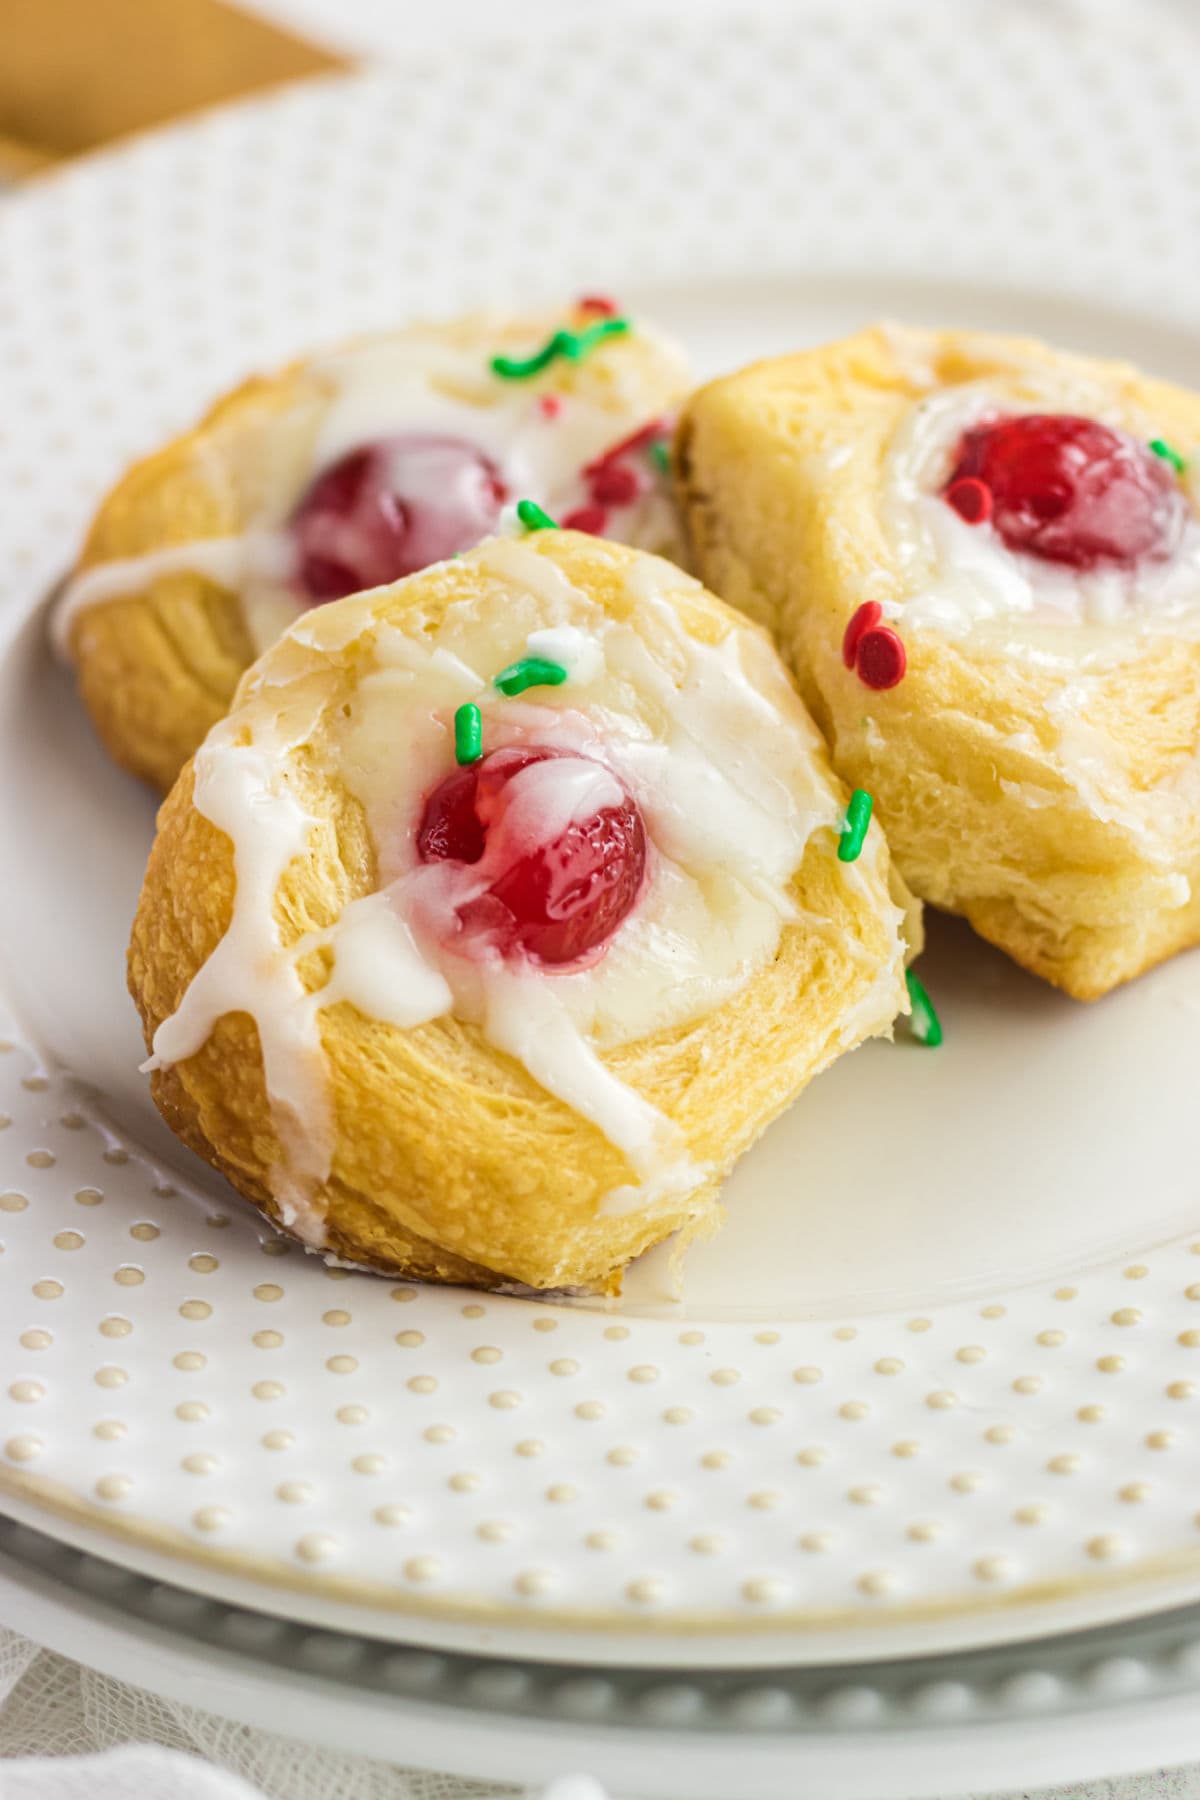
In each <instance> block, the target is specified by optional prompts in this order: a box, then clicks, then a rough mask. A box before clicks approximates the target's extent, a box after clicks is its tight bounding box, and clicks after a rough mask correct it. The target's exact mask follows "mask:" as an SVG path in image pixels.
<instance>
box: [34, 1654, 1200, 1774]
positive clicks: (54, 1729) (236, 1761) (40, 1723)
mask: <svg viewBox="0 0 1200 1800" xmlns="http://www.w3.org/2000/svg"><path fill="white" fill-rule="evenodd" d="M519 1793H520V1790H518V1789H516V1788H512V1787H506V1786H501V1785H498V1784H494V1783H491V1782H475V1781H463V1780H461V1779H460V1778H459V1777H457V1776H454V1775H437V1774H427V1773H424V1772H423V1771H421V1770H418V1769H398V1768H393V1767H391V1766H389V1765H388V1764H386V1763H379V1762H371V1761H368V1759H367V1758H365V1757H359V1756H339V1755H337V1754H336V1753H335V1752H333V1751H330V1750H318V1749H314V1748H313V1747H312V1746H311V1745H309V1744H298V1743H293V1742H291V1741H290V1740H289V1739H287V1738H281V1737H275V1736H273V1735H272V1734H271V1733H270V1732H266V1731H255V1730H253V1729H251V1727H249V1726H246V1725H235V1724H232V1723H231V1722H230V1721H229V1720H228V1719H218V1718H214V1717H213V1715H212V1714H211V1713H205V1712H200V1711H198V1710H197V1709H196V1708H195V1707H191V1706H183V1705H180V1704H178V1703H177V1702H175V1701H173V1700H160V1699H159V1698H157V1696H155V1695H153V1694H147V1693H143V1692H142V1691H141V1689H139V1688H134V1687H127V1686H126V1685H125V1683H123V1682H120V1681H114V1680H112V1679H111V1678H110V1677H109V1676H107V1675H100V1674H97V1673H96V1672H95V1671H94V1670H92V1669H85V1668H82V1667H80V1665H79V1664H77V1663H72V1662H68V1661H67V1659H66V1658H65V1657H62V1656H56V1655H54V1654H53V1653H52V1652H51V1651H49V1650H41V1649H39V1648H38V1646H37V1645H36V1644H31V1643H30V1642H29V1640H28V1639H27V1638H22V1637H18V1636H17V1634H16V1633H15V1632H13V1631H6V1630H4V1628H3V1627H0V1800H501V1797H502V1796H515V1795H518V1794H519ZM541 1800H608V1797H607V1796H606V1794H605V1791H604V1789H603V1788H602V1787H601V1786H600V1784H599V1783H598V1782H595V1781H593V1780H591V1779H590V1778H589V1777H588V1776H585V1775H573V1776H566V1777H564V1779H562V1780H561V1781H556V1782H552V1783H551V1785H550V1787H549V1788H547V1789H546V1790H545V1792H544V1794H543V1795H542V1797H541ZM1187 1800H1191V1796H1188V1797H1187ZM1198 1800H1200V1796H1198Z"/></svg>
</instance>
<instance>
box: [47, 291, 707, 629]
mask: <svg viewBox="0 0 1200 1800" xmlns="http://www.w3.org/2000/svg"><path fill="white" fill-rule="evenodd" d="M505 324H506V321H503V320H501V319H499V318H498V319H496V320H495V321H494V330H495V334H496V338H497V341H499V337H500V333H501V332H502V330H503V329H504V326H505ZM631 335H632V334H631ZM636 335H637V336H638V337H640V338H641V339H643V340H649V341H651V342H652V343H654V344H655V346H656V348H657V350H658V352H659V354H660V355H661V356H662V357H663V358H664V359H666V360H667V361H668V362H670V361H674V362H676V363H677V364H678V370H679V386H680V390H681V391H682V388H683V386H684V384H685V378H686V367H685V365H684V362H683V359H682V356H681V355H680V354H679V352H678V351H677V350H676V349H675V347H674V346H673V345H672V344H670V343H669V342H668V341H667V340H666V339H664V338H661V337H660V336H659V335H658V334H657V333H655V332H654V331H653V330H652V329H651V328H649V327H646V326H642V325H639V326H638V327H637V332H636ZM487 337H488V333H487V329H486V328H485V324H484V322H482V321H481V322H480V327H479V337H478V339H477V341H476V342H475V343H474V344H473V345H472V346H470V347H468V346H466V345H464V344H462V343H454V342H451V341H450V340H449V339H448V338H447V337H445V336H443V335H439V333H438V332H437V331H436V330H432V329H426V328H420V327H418V328H414V329H413V330H411V331H407V332H397V333H395V334H393V335H391V336H388V337H381V338H376V339H370V340H365V341H363V342H362V343H359V344H355V345H352V346H350V347H349V348H347V349H345V350H341V351H337V352H333V353H331V354H327V355H325V356H321V357H316V358H314V359H312V361H311V362H310V364H309V365H308V368H307V370H306V372H305V385H304V389H303V392H302V393H301V394H300V395H299V396H298V398H297V402H296V405H295V408H294V415H295V424H293V422H292V420H293V415H292V413H289V412H283V413H281V414H280V415H279V417H278V419H277V420H276V421H275V424H274V427H273V430H274V433H275V434H276V435H275V437H274V439H272V437H271V436H270V434H268V435H267V436H266V437H265V438H264V440H263V446H262V449H261V452H260V455H262V456H267V457H268V458H269V457H271V456H272V455H273V456H274V459H275V461H276V462H277V464H278V467H277V469H275V470H274V471H273V477H274V478H273V479H271V480H270V481H268V482H266V483H261V485H262V488H263V493H264V495H269V501H266V500H265V501H264V507H263V509H262V510H260V512H259V513H258V514H256V515H255V516H254V517H252V518H251V519H249V520H248V522H247V525H246V529H245V531H244V532H243V533H242V534H240V535H237V536H233V537H226V538H213V539H199V540H196V541H194V542H193V543H191V544H173V545H170V546H168V547H166V548H165V549H163V550H155V551H150V552H148V553H147V554H146V555H145V556H135V557H127V558H122V559H120V560H119V561H112V562H109V563H101V564H94V565H92V567H90V568H88V569H86V570H83V571H82V572H81V573H80V574H79V575H77V576H76V577H74V579H72V580H71V581H69V582H68V583H67V585H66V587H65V588H64V590H63V593H62V596H61V597H60V600H59V602H58V604H57V606H56V609H55V616H54V619H53V622H52V626H51V631H52V636H53V639H54V643H55V646H56V648H57V649H58V650H59V652H60V653H61V654H64V655H65V654H66V653H67V650H68V644H69V637H70V631H71V627H72V625H73V623H74V621H75V619H76V618H77V617H78V615H79V614H80V613H81V612H82V611H84V610H85V609H86V608H88V607H91V606H95V605H97V604H99V603H100V602H102V601H104V600H109V599H113V598H115V597H117V596H119V595H127V594H136V593H139V592H142V591H144V590H145V589H146V588H147V587H148V586H150V585H151V584H152V583H153V582H154V581H156V580H157V579H159V578H160V577H161V576H163V575H168V574H178V573H180V572H181V571H192V572H194V573H196V574H199V575H204V576H207V577H208V578H209V579H210V580H212V581H215V582H217V583H218V584H219V585H220V586H222V587H226V588H229V589H231V590H233V591H234V592H236V593H238V594H239V596H240V597H241V599H242V603H243V608H244V612H245V617H246V623H247V627H248V629H249V631H250V635H251V639H252V642H253V644H254V647H255V651H256V653H261V652H262V651H263V650H265V649H266V648H267V647H268V646H269V645H270V644H272V643H274V642H275V640H276V639H277V638H278V637H279V636H280V634H281V632H283V631H284V630H285V629H286V628H287V627H288V626H289V625H290V624H291V623H292V621H293V620H294V619H295V618H296V617H297V616H298V615H299V614H300V613H301V612H302V611H303V610H304V608H305V604H306V603H305V602H304V600H303V599H302V597H301V596H300V595H299V594H298V593H296V592H295V591H294V589H293V588H292V586H291V580H292V576H293V572H294V558H293V555H292V550H291V545H290V541H289V539H288V536H287V534H286V532H285V530H284V527H285V525H286V522H287V519H288V518H289V516H290V515H291V513H292V511H293V509H294V507H295V506H296V504H297V503H298V502H299V500H300V499H301V497H302V495H303V494H304V493H305V491H306V490H307V488H308V487H309V485H310V484H311V482H312V481H313V480H314V479H315V478H316V476H317V475H319V474H320V473H321V471H322V470H324V469H326V468H328V467H329V466H330V465H331V464H332V463H334V462H336V461H337V460H338V458H339V457H341V456H343V455H344V454H345V453H346V452H347V451H349V450H353V449H356V448H358V447H359V446H361V445H364V444H370V443H375V442H378V441H379V440H381V439H384V438H387V437H390V436H394V435H397V434H402V433H407V432H423V433H430V434H444V435H446V436H448V437H456V438H463V439H466V440H468V441H469V442H471V443H474V444H476V445H477V446H478V447H479V449H480V450H481V451H482V452H483V453H484V454H485V455H486V456H488V457H490V459H491V460H492V461H493V462H494V463H495V464H496V466H497V467H498V468H499V469H500V470H501V471H502V473H503V476H504V479H505V481H506V484H507V486H508V488H509V491H510V493H511V494H513V495H514V496H520V497H526V496H527V497H529V498H531V499H534V500H536V501H537V502H538V503H539V504H540V505H542V506H544V507H546V508H547V509H548V510H549V512H550V513H551V515H552V516H553V517H555V518H558V517H559V516H560V515H561V514H563V513H566V512H569V511H570V510H571V509H572V508H574V507H576V506H579V505H581V504H583V503H584V501H585V500H586V499H587V494H586V491H585V488H584V485H583V483H582V481H581V472H582V469H583V467H584V465H585V464H586V463H589V462H591V461H592V460H593V459H594V458H595V457H597V456H599V455H600V454H601V453H602V452H603V451H605V450H606V449H608V448H609V447H610V446H611V445H612V444H613V443H615V442H617V441H619V440H620V439H621V438H622V437H623V436H625V435H626V434H627V433H628V432H629V430H630V429H631V428H632V427H635V426H638V425H640V424H641V423H642V422H643V421H644V419H645V417H646V413H647V410H648V403H647V399H646V396H645V393H644V391H643V377H642V375H641V371H640V369H639V368H638V367H637V365H636V363H635V361H634V359H632V358H625V357H622V356H620V355H619V354H617V355H615V356H612V357H610V358H609V359H608V365H607V369H606V373H607V375H608V376H609V378H610V384H609V397H610V404H608V405H605V406H601V405H598V404H596V403H595V402H594V401H590V400H587V399H585V398H583V397H581V396H579V395H575V394H569V395H561V396H559V398H560V401H561V405H560V409H559V411H558V412H557V413H556V414H555V415H554V416H553V417H548V416H547V415H546V413H545V412H544V411H543V410H542V409H541V407H540V406H539V404H538V399H539V396H540V395H541V394H542V393H544V392H545V391H546V389H545V388H544V387H543V386H541V385H539V387H538V389H537V391H536V392H532V391H531V390H530V388H529V386H528V385H527V384H526V383H524V382H521V381H505V380H502V379H501V378H500V377H498V376H496V375H494V374H493V373H492V372H491V369H490V367H489V364H488V353H487V350H486V348H485V345H486V343H487ZM533 347H535V346H532V345H531V348H533ZM314 395H316V396H319V397H320V398H319V416H318V419H317V422H316V428H315V435H314V430H313V425H312V422H311V414H312V410H313V406H314ZM300 433H304V434H306V435H307V437H308V438H309V439H311V449H310V451H309V453H308V455H307V456H305V457H303V458H301V459H300V460H299V462H297V459H296V456H295V444H294V443H292V442H288V441H285V440H287V439H288V438H289V437H291V436H292V435H294V434H300ZM272 446H274V447H272ZM255 473H256V479H260V472H259V471H258V470H256V471H255ZM645 476H646V485H645V488H644V490H643V492H642V493H640V494H639V495H638V497H637V498H636V499H635V500H634V501H633V502H632V503H631V504H630V505H628V506H623V507H620V508H614V509H612V513H613V527H614V533H615V535H617V536H619V537H621V538H622V540H623V541H625V542H627V543H631V544H641V545H643V546H645V547H646V548H649V549H652V550H662V551H665V552H667V553H669V554H680V553H681V552H682V539H681V536H680V528H679V523H678V520H677V519H676V516H675V513H674V509H673V506H672V505H671V502H670V498H669V493H668V487H667V484H666V482H665V481H664V480H663V479H662V478H661V477H659V476H657V475H655V474H654V473H653V471H651V470H649V469H647V470H646V471H645ZM215 478H216V477H215V474H214V479H215ZM441 492H442V490H441V489H439V490H438V494H439V495H440V494H441ZM418 498H419V496H418Z"/></svg>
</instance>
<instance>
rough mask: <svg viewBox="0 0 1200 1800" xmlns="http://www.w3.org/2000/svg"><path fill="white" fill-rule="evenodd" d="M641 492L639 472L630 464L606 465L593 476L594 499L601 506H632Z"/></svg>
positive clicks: (612, 463)
mask: <svg viewBox="0 0 1200 1800" xmlns="http://www.w3.org/2000/svg"><path fill="white" fill-rule="evenodd" d="M641 491H642V484H641V482H640V481H639V480H638V473H637V470H636V469H631V468H630V467H629V465H628V463H614V462H610V463H605V464H604V465H603V467H602V468H599V469H597V470H596V473H595V474H594V475H593V476H592V481H591V495H592V499H593V500H595V501H596V502H597V503H598V504H599V505H600V506H631V505H632V504H633V502H634V501H635V500H636V499H637V497H638V495H639V494H640V493H641Z"/></svg>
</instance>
